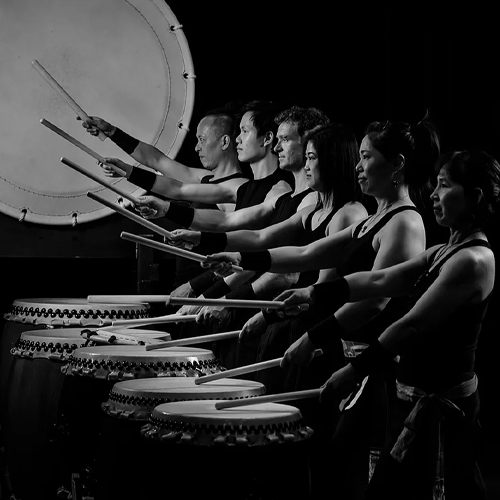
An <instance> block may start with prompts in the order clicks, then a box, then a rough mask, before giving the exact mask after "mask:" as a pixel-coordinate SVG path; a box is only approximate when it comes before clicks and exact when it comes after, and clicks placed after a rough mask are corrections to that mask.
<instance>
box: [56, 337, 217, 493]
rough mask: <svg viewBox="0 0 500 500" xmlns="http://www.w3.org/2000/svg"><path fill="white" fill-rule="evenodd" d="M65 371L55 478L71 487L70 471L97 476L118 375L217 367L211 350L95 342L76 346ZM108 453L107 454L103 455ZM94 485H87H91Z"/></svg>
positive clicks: (178, 373) (188, 373)
mask: <svg viewBox="0 0 500 500" xmlns="http://www.w3.org/2000/svg"><path fill="white" fill-rule="evenodd" d="M62 370H63V372H64V373H65V375H66V376H65V378H64V383H63V387H62V394H61V398H60V404H59V411H58V425H59V428H60V429H61V430H62V433H61V440H60V442H59V443H58V447H59V456H60V457H62V459H59V468H58V481H59V483H60V485H61V486H63V487H64V488H67V489H68V490H69V491H71V488H70V486H69V483H70V480H71V477H72V475H73V474H75V473H78V474H80V475H88V476H89V477H90V478H92V479H91V481H90V482H92V481H93V480H95V469H96V464H97V459H98V457H99V454H101V453H105V451H104V450H103V449H102V448H101V446H100V440H101V428H102V425H103V424H102V422H103V419H104V417H105V416H106V414H105V413H104V412H103V411H102V409H101V404H102V403H104V402H105V401H107V399H108V395H109V392H110V390H111V389H112V387H113V386H114V384H115V383H116V382H118V381H126V380H135V379H149V378H152V379H153V378H163V377H165V378H170V377H172V378H177V377H179V378H185V377H199V376H201V375H204V374H207V375H208V374H211V373H217V372H219V371H220V370H221V368H220V366H219V362H218V360H217V359H216V358H215V356H214V354H213V353H212V352H211V351H208V350H205V349H196V348H190V347H170V348H168V349H157V350H152V351H146V350H145V348H144V347H141V346H97V347H88V348H82V349H77V350H76V351H74V353H73V354H72V355H71V356H70V358H69V360H68V363H67V364H66V365H65V366H64V367H63V368H62ZM106 456H107V455H106ZM91 488H92V485H89V489H91Z"/></svg>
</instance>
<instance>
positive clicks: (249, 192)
mask: <svg viewBox="0 0 500 500" xmlns="http://www.w3.org/2000/svg"><path fill="white" fill-rule="evenodd" d="M261 108H262V109H261ZM274 109H275V108H270V107H268V109H267V110H266V109H265V108H263V107H262V105H261V104H259V103H250V104H249V105H247V106H246V107H245V108H244V111H245V113H244V114H243V117H242V120H241V123H240V135H239V136H238V138H237V144H238V151H239V154H238V157H239V159H240V161H243V162H244V161H249V162H250V165H251V166H252V169H254V173H256V177H255V179H254V180H253V181H250V182H249V183H247V184H245V185H244V186H242V187H241V189H239V190H238V193H237V201H236V210H235V212H233V213H232V214H222V212H216V211H208V210H207V211H203V212H202V211H199V210H190V209H186V208H185V207H179V206H178V205H170V204H169V202H166V203H165V202H161V201H160V200H157V199H156V198H153V197H149V198H146V199H145V200H146V202H147V203H149V202H152V203H157V204H158V205H159V206H158V207H157V209H158V210H162V209H161V208H160V206H161V205H163V206H167V207H168V206H173V207H175V209H176V211H175V214H174V218H172V216H171V215H170V212H169V213H167V215H166V216H167V218H170V219H171V220H174V221H175V222H177V223H181V224H183V223H184V225H185V226H186V227H189V225H192V226H194V227H196V228H199V229H206V230H211V231H225V230H233V229H238V228H249V227H250V228H263V227H266V226H267V225H269V224H273V223H275V222H279V221H281V220H284V219H286V218H288V217H290V216H291V215H292V214H294V213H295V212H296V211H297V210H301V209H302V208H304V207H306V206H310V205H314V204H316V202H317V194H316V193H314V192H313V191H312V190H311V189H309V187H308V185H307V180H306V176H305V173H304V171H303V169H302V158H303V156H302V154H303V149H302V140H303V136H304V134H305V133H306V132H307V131H308V130H310V129H312V128H314V127H315V126H318V125H322V124H326V123H328V122H329V119H328V117H327V116H326V115H325V114H324V113H323V112H321V111H320V110H318V109H316V108H301V107H297V106H294V107H292V108H290V109H288V110H284V111H282V110H280V113H279V114H277V115H276V114H274V115H271V113H270V112H271V111H273V110H274ZM269 120H271V121H272V124H271V123H270V122H269ZM265 130H268V132H265ZM266 134H268V135H270V134H272V140H271V141H270V142H269V140H268V139H266ZM276 135H277V141H276ZM270 137H271V135H270ZM260 142H262V145H259V143H260ZM264 145H265V148H263V146H264ZM273 148H274V150H273ZM278 155H279V156H278ZM278 161H279V167H278ZM266 164H267V165H268V166H269V165H273V168H275V171H274V173H273V174H272V176H267V177H266V178H261V175H262V172H263V171H264V170H263V169H265V168H269V167H268V166H267V167H266ZM259 172H261V173H259ZM273 176H274V177H275V179H280V178H288V179H290V178H291V179H292V180H291V181H290V184H292V185H294V189H293V190H291V189H290V190H287V191H286V192H284V191H283V190H282V186H283V185H284V183H283V181H279V183H278V184H277V185H276V186H274V187H273V188H272V189H271V190H270V191H269V187H270V186H271V184H270V183H269V182H268V181H267V179H270V178H271V179H272V177H273ZM286 185H288V184H286ZM277 188H279V189H277ZM266 193H267V194H266ZM142 210H143V211H144V210H146V211H144V213H145V214H146V217H149V216H150V214H151V213H154V212H152V210H150V209H146V206H145V207H144V208H143V209H142ZM168 210H170V208H168ZM159 213H161V212H159ZM157 216H158V214H155V215H153V217H157ZM179 217H180V218H179ZM183 221H184V222H183ZM198 251H199V252H200V253H203V250H201V249H198ZM234 278H235V280H236V283H235V284H234V285H233V286H234V287H237V286H239V284H241V283H242V280H243V279H244V278H243V276H235V277H234ZM246 279H248V276H247V278H246ZM218 281H219V280H218V278H216V277H215V276H214V274H213V273H212V272H208V273H207V274H205V275H202V276H200V277H199V279H198V278H196V279H195V280H192V281H191V282H190V283H186V284H185V286H182V287H179V288H178V289H176V290H174V291H173V292H172V293H173V295H181V294H182V295H191V296H194V295H195V296H199V295H200V294H202V293H204V292H205V291H206V290H207V289H208V288H209V287H210V286H212V285H213V284H214V282H218ZM224 293H225V291H224V292H223V293H220V294H219V295H218V297H220V296H222V295H224Z"/></svg>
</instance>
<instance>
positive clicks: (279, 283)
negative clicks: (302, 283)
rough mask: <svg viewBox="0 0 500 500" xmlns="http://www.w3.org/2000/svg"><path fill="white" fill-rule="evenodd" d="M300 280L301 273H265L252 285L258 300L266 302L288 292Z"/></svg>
mask: <svg viewBox="0 0 500 500" xmlns="http://www.w3.org/2000/svg"><path fill="white" fill-rule="evenodd" d="M298 278H299V273H290V274H276V273H265V274H263V275H262V276H260V277H259V278H257V279H256V280H255V281H254V282H253V283H252V288H253V291H254V293H255V296H256V297H257V298H259V299H264V300H265V299H267V298H268V297H276V296H277V295H278V294H280V293H281V292H283V291H285V290H288V289H289V288H291V287H292V286H294V285H295V283H297V280H298Z"/></svg>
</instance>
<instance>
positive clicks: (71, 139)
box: [40, 118, 121, 170]
mask: <svg viewBox="0 0 500 500" xmlns="http://www.w3.org/2000/svg"><path fill="white" fill-rule="evenodd" d="M40 123H41V124H42V125H44V126H45V127H47V128H48V129H50V130H52V132H55V133H56V134H57V135H59V136H61V137H62V138H63V139H66V140H67V141H68V142H71V144H73V145H74V146H76V147H77V148H80V149H81V150H82V151H85V153H87V154H89V155H90V156H92V158H95V159H96V160H97V161H98V162H100V163H104V164H105V165H107V163H106V160H105V159H104V157H102V156H101V155H100V154H98V153H96V152H95V151H93V150H92V149H90V148H89V147H88V146H86V145H85V144H83V143H81V142H80V141H79V140H77V139H75V138H74V137H72V136H71V135H69V134H68V133H66V132H64V130H61V129H60V128H59V127H56V126H55V125H54V124H53V123H50V122H49V121H48V120H46V119H45V118H42V119H41V120H40ZM113 167H116V165H113ZM117 168H120V167H117ZM120 170H121V169H120Z"/></svg>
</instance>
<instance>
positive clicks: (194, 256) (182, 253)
mask: <svg viewBox="0 0 500 500" xmlns="http://www.w3.org/2000/svg"><path fill="white" fill-rule="evenodd" d="M120 238H123V239H124V240H129V241H134V242H135V243H142V244H143V245H145V246H147V247H151V248H156V249H157V250H160V251H162V252H167V253H171V254H173V255H177V256H178V257H184V258H186V259H190V260H196V261H198V262H206V260H207V257H206V256H205V255H201V254H199V253H194V252H190V251H189V250H184V249H183V248H177V247H173V246H170V245H165V244H164V243H159V242H157V241H152V240H148V239H147V238H142V237H141V236H136V235H135V234H131V233H127V232H125V231H123V232H122V233H121V234H120ZM231 267H232V269H233V270H234V271H235V272H237V273H240V272H242V271H243V268H241V267H239V266H234V265H233V266H231Z"/></svg>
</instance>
